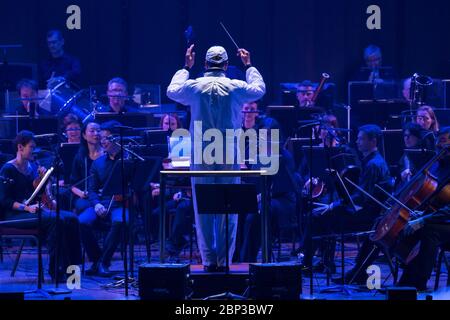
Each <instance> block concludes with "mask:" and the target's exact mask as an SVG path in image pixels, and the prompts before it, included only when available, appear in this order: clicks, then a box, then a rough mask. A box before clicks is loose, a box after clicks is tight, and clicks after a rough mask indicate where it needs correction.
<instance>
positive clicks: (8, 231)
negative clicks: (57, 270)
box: [0, 218, 44, 279]
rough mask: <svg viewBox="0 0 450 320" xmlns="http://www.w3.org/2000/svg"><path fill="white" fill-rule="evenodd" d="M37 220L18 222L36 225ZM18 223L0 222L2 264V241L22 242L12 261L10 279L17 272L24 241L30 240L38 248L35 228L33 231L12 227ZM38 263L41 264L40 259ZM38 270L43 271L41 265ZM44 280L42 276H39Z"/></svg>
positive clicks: (37, 231)
mask: <svg viewBox="0 0 450 320" xmlns="http://www.w3.org/2000/svg"><path fill="white" fill-rule="evenodd" d="M37 221H38V219H37V218H33V219H26V220H20V222H30V223H34V222H36V223H37ZM18 222H19V221H15V220H11V221H0V256H1V258H0V259H1V262H3V239H19V240H22V242H21V245H20V248H19V251H18V253H17V255H16V258H15V260H14V266H13V269H12V270H11V277H14V276H15V274H16V271H17V267H18V266H19V262H20V257H21V255H22V252H23V248H24V246H25V242H26V240H32V241H34V242H35V243H36V245H38V246H39V241H40V239H39V230H38V229H37V228H33V229H19V228H16V227H14V225H17V223H18ZM39 261H40V263H42V261H41V259H39ZM38 270H43V268H42V265H41V266H40V268H38ZM40 276H41V277H42V278H41V279H44V275H43V274H41V275H40Z"/></svg>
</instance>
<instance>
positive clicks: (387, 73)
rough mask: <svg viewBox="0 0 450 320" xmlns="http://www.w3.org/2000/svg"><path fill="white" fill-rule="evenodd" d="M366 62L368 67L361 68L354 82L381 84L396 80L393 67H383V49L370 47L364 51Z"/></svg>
mask: <svg viewBox="0 0 450 320" xmlns="http://www.w3.org/2000/svg"><path fill="white" fill-rule="evenodd" d="M364 61H365V64H366V66H365V67H363V68H361V69H360V70H359V72H358V73H357V75H356V76H354V79H353V80H354V81H368V82H373V83H379V82H384V81H392V80H395V78H396V75H395V72H394V70H393V68H392V67H385V66H383V55H382V52H381V48H380V47H378V46H376V45H373V44H371V45H369V46H367V47H366V48H365V49H364Z"/></svg>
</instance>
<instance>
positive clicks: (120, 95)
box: [97, 78, 137, 114]
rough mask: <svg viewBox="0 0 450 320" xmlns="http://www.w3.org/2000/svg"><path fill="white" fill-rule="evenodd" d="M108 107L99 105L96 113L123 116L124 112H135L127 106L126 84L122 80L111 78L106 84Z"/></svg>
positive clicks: (131, 107)
mask: <svg viewBox="0 0 450 320" xmlns="http://www.w3.org/2000/svg"><path fill="white" fill-rule="evenodd" d="M107 96H108V102H109V104H108V105H99V106H98V108H97V111H98V112H111V113H116V114H123V113H126V112H136V111H137V110H136V109H135V108H134V107H133V106H131V105H130V104H128V103H127V102H128V101H129V96H128V84H127V82H126V81H125V80H124V79H122V78H113V79H111V80H110V81H109V82H108V91H107Z"/></svg>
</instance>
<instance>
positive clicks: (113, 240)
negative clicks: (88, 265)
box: [79, 202, 128, 267]
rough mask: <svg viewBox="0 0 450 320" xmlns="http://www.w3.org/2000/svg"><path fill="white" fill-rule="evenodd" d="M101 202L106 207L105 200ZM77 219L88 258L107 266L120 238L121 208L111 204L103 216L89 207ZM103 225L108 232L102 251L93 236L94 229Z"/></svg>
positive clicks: (121, 224)
mask: <svg viewBox="0 0 450 320" xmlns="http://www.w3.org/2000/svg"><path fill="white" fill-rule="evenodd" d="M102 204H103V205H104V206H105V207H106V208H107V206H108V203H107V202H105V203H102ZM79 219H80V229H81V239H82V241H83V245H84V248H85V249H86V253H87V256H88V258H89V260H90V261H91V262H93V263H98V262H101V263H102V264H103V265H104V266H106V267H109V266H110V265H111V258H112V257H113V255H114V252H115V250H116V248H117V246H118V245H119V243H120V240H121V238H122V237H121V236H122V226H123V223H122V208H121V207H117V206H113V207H112V208H111V212H110V213H109V214H108V216H107V217H105V218H101V217H99V216H97V214H96V213H95V210H94V208H89V209H87V210H86V211H84V212H83V213H82V214H81V215H80V217H79ZM126 222H127V223H128V210H126ZM109 224H110V226H109ZM105 226H106V227H108V228H109V232H108V234H107V236H106V239H105V242H104V246H103V251H102V250H101V249H100V247H99V245H98V242H97V239H96V237H95V234H94V229H98V228H99V227H105Z"/></svg>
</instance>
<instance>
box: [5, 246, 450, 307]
mask: <svg viewBox="0 0 450 320" xmlns="http://www.w3.org/2000/svg"><path fill="white" fill-rule="evenodd" d="M17 249H18V247H17V246H16V243H14V242H13V243H12V244H10V245H9V246H5V247H4V253H3V255H4V261H3V263H0V293H2V292H25V299H26V300H47V299H50V300H64V299H71V300H137V299H139V294H138V284H137V281H134V282H133V281H132V283H131V286H130V289H129V296H128V297H125V290H124V288H123V286H121V285H120V282H119V281H120V279H123V278H124V277H123V272H122V271H121V270H123V263H122V261H121V260H120V254H116V256H115V257H114V260H113V265H112V267H111V270H112V271H114V270H116V272H114V274H115V276H113V277H111V278H100V277H88V276H82V278H81V289H80V290H72V292H71V293H70V294H62V295H46V294H42V293H41V292H39V293H36V292H35V293H33V291H34V290H36V288H37V259H36V250H35V248H32V247H28V248H26V250H25V251H24V253H23V255H22V257H21V259H20V263H19V267H18V269H17V273H16V275H15V277H14V278H13V277H11V276H10V272H11V269H12V267H13V264H14V259H15V256H16V252H17ZM157 250H158V245H157V244H154V245H153V246H152V258H151V262H152V263H159V256H158V251H157ZM290 250H291V246H290V245H288V244H286V245H283V246H282V248H281V252H280V255H279V257H280V261H283V262H286V261H296V257H292V256H291V255H290ZM337 252H340V250H339V246H338V250H337ZM356 252H357V250H356V245H355V244H353V243H347V244H346V246H345V259H344V261H345V268H346V270H347V269H349V268H351V266H352V263H353V258H354V257H355V255H356ZM277 255H278V253H277V252H276V251H275V256H277ZM43 257H44V268H45V269H47V265H48V256H47V255H46V254H44V256H43ZM197 257H198V256H197V255H194V259H193V261H192V263H191V278H193V279H194V283H195V285H196V286H197V288H196V287H195V285H194V291H196V290H197V294H194V296H193V298H194V299H201V298H204V297H206V296H207V294H219V293H222V288H220V282H221V283H223V277H224V275H217V274H216V275H214V276H213V277H211V276H210V275H208V274H205V273H204V271H203V267H202V266H201V265H199V261H198V258H197ZM135 261H136V264H135V273H134V275H130V277H131V278H132V279H131V280H135V279H136V277H137V270H138V266H139V265H140V264H142V263H146V262H147V257H146V254H145V248H144V247H143V246H136V255H135ZM340 261H341V260H340V256H339V254H338V253H337V255H336V264H337V270H340ZM170 262H179V263H189V251H186V252H183V253H182V255H181V256H180V260H178V261H170ZM377 265H379V266H380V267H381V271H382V272H381V273H382V281H381V282H382V284H383V287H386V286H390V285H391V284H392V276H389V268H388V266H387V264H386V262H385V261H384V260H383V259H382V258H381V259H380V260H379V261H377ZM88 267H89V265H87V266H86V268H88ZM248 268H249V265H248V264H233V265H232V266H231V276H230V277H232V279H230V280H228V281H227V283H228V284H231V286H234V287H233V288H231V289H232V290H241V291H232V292H233V293H236V294H240V295H244V293H245V287H246V283H247V282H246V281H247V279H248V277H247V275H248ZM336 276H338V275H337V274H335V275H334V277H336ZM447 277H448V274H447V270H446V269H445V266H442V274H441V279H440V290H438V291H436V292H432V291H429V292H424V293H419V296H418V298H419V299H420V300H425V299H426V297H427V296H432V297H433V299H434V300H450V287H446V284H447ZM214 279H215V280H214ZM434 280H435V275H434V274H433V277H432V278H431V279H430V282H429V283H428V287H429V288H433V287H434ZM213 281H219V284H213ZM331 284H332V283H331ZM54 287H55V286H54V285H53V284H52V283H50V278H49V277H48V275H47V274H45V283H44V289H52V288H54ZM326 287H327V281H326V275H325V274H323V273H315V274H314V277H313V296H311V295H310V289H311V287H310V278H309V277H307V276H303V294H302V298H303V299H311V298H313V299H325V300H384V299H386V298H385V295H384V294H383V293H380V292H379V291H369V290H368V289H365V290H363V291H362V292H354V293H352V294H351V295H348V294H345V293H339V292H334V293H320V291H321V290H322V289H325V288H326ZM60 288H63V289H66V285H65V284H61V285H60ZM208 290H209V291H208ZM211 290H212V291H211ZM214 290H215V291H216V292H215V291H214ZM0 299H1V297H0Z"/></svg>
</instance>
